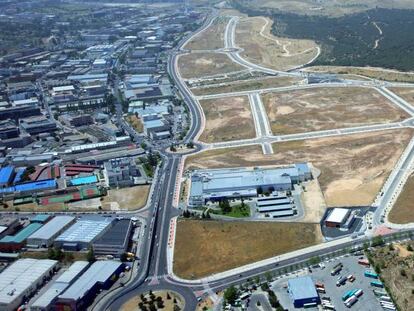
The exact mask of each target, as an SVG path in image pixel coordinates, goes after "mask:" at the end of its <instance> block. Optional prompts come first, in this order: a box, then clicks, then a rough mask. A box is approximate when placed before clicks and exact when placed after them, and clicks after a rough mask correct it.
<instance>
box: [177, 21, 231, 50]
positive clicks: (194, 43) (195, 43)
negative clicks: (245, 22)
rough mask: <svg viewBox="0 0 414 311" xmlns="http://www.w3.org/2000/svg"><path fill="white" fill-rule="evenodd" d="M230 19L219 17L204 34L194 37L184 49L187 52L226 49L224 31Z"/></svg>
mask: <svg viewBox="0 0 414 311" xmlns="http://www.w3.org/2000/svg"><path fill="white" fill-rule="evenodd" d="M229 19H230V18H228V17H225V16H219V17H217V18H216V19H215V20H214V21H213V23H212V24H211V25H210V27H208V28H207V29H206V30H204V31H203V32H201V33H199V34H198V35H197V36H195V37H193V39H191V40H190V41H189V42H188V43H187V44H186V45H185V46H184V48H185V49H187V50H217V49H221V48H224V31H225V29H226V26H227V23H228V21H229Z"/></svg>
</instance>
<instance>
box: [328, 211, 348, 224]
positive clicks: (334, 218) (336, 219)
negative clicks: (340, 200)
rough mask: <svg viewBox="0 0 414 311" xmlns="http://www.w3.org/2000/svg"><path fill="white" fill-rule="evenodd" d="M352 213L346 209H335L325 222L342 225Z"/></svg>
mask: <svg viewBox="0 0 414 311" xmlns="http://www.w3.org/2000/svg"><path fill="white" fill-rule="evenodd" d="M349 213H350V210H349V209H346V208H334V209H333V210H332V212H331V213H330V214H329V216H328V218H326V220H325V221H327V222H333V223H342V222H343V221H344V220H345V218H346V217H347V216H348V214H349Z"/></svg>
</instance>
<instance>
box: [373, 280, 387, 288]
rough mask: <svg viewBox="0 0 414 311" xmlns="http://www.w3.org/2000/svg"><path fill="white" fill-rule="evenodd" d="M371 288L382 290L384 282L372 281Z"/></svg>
mask: <svg viewBox="0 0 414 311" xmlns="http://www.w3.org/2000/svg"><path fill="white" fill-rule="evenodd" d="M370 284H371V286H374V287H380V288H384V284H382V282H380V281H371V283H370Z"/></svg>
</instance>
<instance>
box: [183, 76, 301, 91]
mask: <svg viewBox="0 0 414 311" xmlns="http://www.w3.org/2000/svg"><path fill="white" fill-rule="evenodd" d="M299 81H300V78H296V77H266V78H262V79H258V78H256V79H249V80H245V81H243V80H241V81H233V82H227V83H223V84H220V85H217V84H216V85H211V86H208V87H196V88H192V89H191V91H192V92H193V93H194V94H195V95H207V94H221V93H231V92H241V91H250V90H258V89H266V88H273V87H281V86H290V85H293V84H295V83H297V82H299Z"/></svg>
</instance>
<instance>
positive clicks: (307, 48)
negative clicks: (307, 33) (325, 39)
mask: <svg viewBox="0 0 414 311" xmlns="http://www.w3.org/2000/svg"><path fill="white" fill-rule="evenodd" d="M271 26H272V21H271V20H269V19H266V18H264V17H250V18H243V19H241V20H240V21H239V22H238V24H237V26H236V38H235V39H236V44H237V46H239V47H240V48H242V49H243V50H244V51H243V52H241V56H242V57H245V58H247V59H248V60H250V61H251V62H253V63H256V64H261V65H263V66H266V67H269V68H273V69H276V70H288V69H292V68H295V67H298V66H301V65H303V64H306V63H308V62H309V61H311V60H312V59H313V58H315V56H316V55H317V53H318V50H317V44H316V43H315V42H313V41H311V40H298V39H287V38H279V37H275V36H273V35H272V34H271V33H270V29H271Z"/></svg>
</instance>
